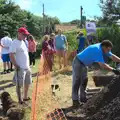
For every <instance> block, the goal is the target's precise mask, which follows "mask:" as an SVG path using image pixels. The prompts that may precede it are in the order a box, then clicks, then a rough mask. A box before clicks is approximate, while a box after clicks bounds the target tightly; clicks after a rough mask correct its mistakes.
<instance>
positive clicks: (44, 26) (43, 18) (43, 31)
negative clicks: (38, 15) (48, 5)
mask: <svg viewBox="0 0 120 120" xmlns="http://www.w3.org/2000/svg"><path fill="white" fill-rule="evenodd" d="M44 12H45V9H44V3H43V35H44V33H45V13H44Z"/></svg>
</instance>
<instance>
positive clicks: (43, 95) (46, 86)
mask: <svg viewBox="0 0 120 120" xmlns="http://www.w3.org/2000/svg"><path fill="white" fill-rule="evenodd" d="M39 62H40V60H39V59H37V60H36V65H35V67H34V68H32V73H33V74H36V73H37V72H38V71H40V70H39V69H40V67H39ZM55 62H56V63H55V64H56V65H57V66H54V72H52V74H51V75H50V76H49V77H50V79H43V78H42V77H41V76H40V77H39V82H38V83H39V84H38V86H39V87H38V89H39V91H40V93H39V94H38V96H37V104H36V106H37V119H36V120H44V119H43V118H45V115H46V114H47V113H50V112H52V111H53V110H54V109H55V108H67V107H69V106H71V105H72V100H71V92H72V89H71V87H72V67H71V66H69V67H68V68H66V69H62V70H58V68H59V66H58V64H57V61H55ZM0 65H1V64H0ZM1 66H2V65H1ZM1 66H0V68H1ZM1 70H2V69H0V71H1ZM13 75H14V72H12V73H10V74H6V75H0V89H1V88H4V87H5V86H6V87H5V89H4V90H5V91H8V92H9V93H10V94H11V96H12V98H13V99H14V100H15V101H17V97H16V89H15V86H10V84H11V83H12V78H13ZM92 75H93V71H91V72H89V74H88V77H89V82H88V87H89V88H91V87H95V85H94V83H93V80H92ZM35 80H36V77H33V81H35ZM53 81H54V82H55V83H57V84H59V86H60V91H56V93H55V94H56V96H53V95H52V92H51V87H50V85H51V83H52V82H53ZM33 86H35V82H33V84H32V86H31V87H30V89H29V96H30V97H31V96H32V92H33ZM2 91H3V89H2V90H0V92H2ZM41 91H42V92H41ZM30 117H31V109H30V108H27V109H26V110H25V117H24V120H30Z"/></svg>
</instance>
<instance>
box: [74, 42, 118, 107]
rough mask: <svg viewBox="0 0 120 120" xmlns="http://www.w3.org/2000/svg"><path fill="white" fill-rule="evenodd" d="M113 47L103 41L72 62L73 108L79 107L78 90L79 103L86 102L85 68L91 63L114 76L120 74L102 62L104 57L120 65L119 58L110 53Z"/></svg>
mask: <svg viewBox="0 0 120 120" xmlns="http://www.w3.org/2000/svg"><path fill="white" fill-rule="evenodd" d="M112 47H113V45H112V43H111V42H110V41H109V40H104V41H103V42H102V43H97V44H94V45H90V46H88V47H87V48H86V49H85V50H83V51H82V52H81V53H79V54H77V56H76V57H75V58H74V60H73V64H72V67H73V82H72V100H73V106H78V105H79V95H78V93H79V90H80V101H81V102H86V101H87V99H86V93H85V89H86V86H87V81H88V77H87V66H90V65H92V64H93V63H95V62H96V63H98V64H99V65H100V66H101V67H103V68H105V69H106V70H109V71H113V72H114V73H115V74H120V72H119V71H118V70H116V69H114V68H112V67H110V66H109V65H108V64H106V63H105V61H104V56H103V55H106V56H107V57H110V58H111V59H112V60H113V61H114V62H119V63H120V58H119V57H117V56H116V55H114V54H112V53H111V49H112Z"/></svg>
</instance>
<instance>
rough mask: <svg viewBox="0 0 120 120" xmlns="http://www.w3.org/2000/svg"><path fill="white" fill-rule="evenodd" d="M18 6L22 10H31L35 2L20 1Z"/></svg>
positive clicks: (30, 0) (29, 0) (31, 0)
mask: <svg viewBox="0 0 120 120" xmlns="http://www.w3.org/2000/svg"><path fill="white" fill-rule="evenodd" d="M17 3H18V5H19V6H20V7H21V9H26V10H29V9H30V8H31V7H32V5H33V3H34V2H33V0H19V1H18V2H17Z"/></svg>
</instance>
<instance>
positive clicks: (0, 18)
mask: <svg viewBox="0 0 120 120" xmlns="http://www.w3.org/2000/svg"><path fill="white" fill-rule="evenodd" d="M59 23H60V21H59V19H58V18H57V17H48V16H45V19H44V24H45V29H46V27H47V28H51V29H52V30H51V32H52V31H53V30H54V25H55V24H59ZM23 24H26V25H27V29H28V30H29V32H30V33H31V34H32V35H33V36H35V37H36V38H37V39H40V38H41V36H42V35H43V34H44V33H43V32H45V31H46V30H43V18H42V17H39V16H36V15H33V14H32V13H30V12H28V11H25V10H21V9H20V7H19V6H18V5H16V4H15V3H14V2H12V1H10V0H0V33H2V32H3V31H8V32H9V33H10V35H11V37H13V38H14V37H16V36H17V29H18V28H19V27H21V26H22V25H23ZM49 32H50V31H49ZM0 37H2V35H0Z"/></svg>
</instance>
